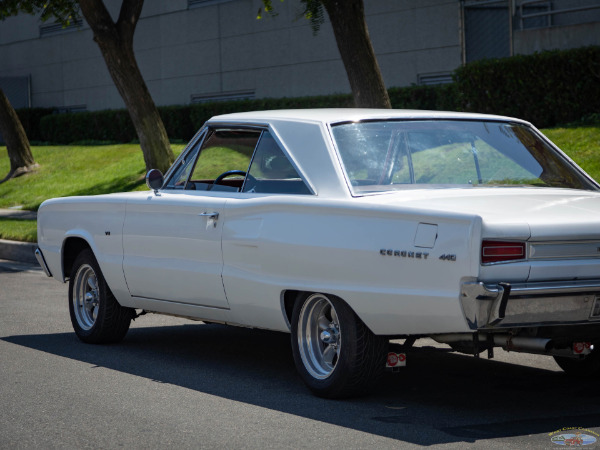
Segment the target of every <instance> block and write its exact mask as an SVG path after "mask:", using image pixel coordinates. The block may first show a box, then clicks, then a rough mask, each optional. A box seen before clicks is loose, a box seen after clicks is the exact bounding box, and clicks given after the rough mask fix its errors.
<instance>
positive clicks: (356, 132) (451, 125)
mask: <svg viewBox="0 0 600 450" xmlns="http://www.w3.org/2000/svg"><path fill="white" fill-rule="evenodd" d="M332 132H333V137H334V140H335V143H336V147H337V149H338V152H339V155H340V159H341V162H342V165H343V167H344V170H345V172H346V175H347V177H348V180H349V182H350V185H351V187H352V190H353V192H354V193H355V194H364V193H369V192H381V191H389V190H397V189H406V188H411V187H412V188H414V187H419V188H422V187H441V186H455V187H458V186H499V185H503V186H544V187H562V188H573V189H596V187H595V186H594V184H593V183H592V182H590V181H589V180H588V179H587V178H586V177H585V175H583V174H581V173H580V172H579V171H578V170H576V169H575V167H573V166H572V165H571V164H570V163H569V162H568V161H567V160H566V159H565V158H564V157H562V156H561V155H560V154H559V153H558V152H556V151H555V150H554V149H553V148H552V147H551V146H550V145H548V144H547V143H546V142H544V141H543V140H542V139H541V138H540V137H539V136H537V134H535V133H534V131H533V130H531V129H530V128H529V127H527V126H525V125H521V124H517V123H507V122H493V121H486V122H480V121H466V120H423V121H372V122H358V123H344V124H338V125H334V126H333V127H332Z"/></svg>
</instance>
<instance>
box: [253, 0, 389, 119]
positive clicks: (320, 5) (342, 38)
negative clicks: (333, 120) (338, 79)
mask: <svg viewBox="0 0 600 450" xmlns="http://www.w3.org/2000/svg"><path fill="white" fill-rule="evenodd" d="M301 1H302V3H303V4H304V8H305V9H304V12H303V14H304V16H305V17H306V18H307V19H309V20H310V21H311V26H312V28H313V31H314V32H317V31H318V30H319V27H320V26H321V24H322V23H323V21H324V14H323V9H325V11H326V12H327V15H328V16H329V20H330V22H331V26H332V28H333V33H334V35H335V40H336V43H337V46H338V50H339V52H340V56H341V57H342V61H343V63H344V67H345V69H346V74H347V76H348V81H349V82H350V88H351V89H352V95H353V96H354V103H355V104H356V106H357V107H359V108H391V107H392V106H391V103H390V98H389V95H388V92H387V89H386V88H385V83H384V82H383V77H382V76H381V70H380V69H379V64H378V63H377V57H376V56H375V51H374V50H373V45H372V44H371V38H370V37H369V30H368V28H367V22H366V20H365V8H364V3H363V0H301ZM263 5H264V9H265V11H266V12H268V13H271V14H273V4H272V0H263ZM260 16H261V11H259V17H260Z"/></svg>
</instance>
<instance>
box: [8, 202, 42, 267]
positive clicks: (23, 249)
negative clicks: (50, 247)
mask: <svg viewBox="0 0 600 450" xmlns="http://www.w3.org/2000/svg"><path fill="white" fill-rule="evenodd" d="M0 217H6V218H10V219H26V220H35V219H36V218H37V213H36V212H35V211H22V210H19V209H0ZM36 248H37V244H32V243H29V242H16V241H7V240H5V239H0V259H8V260H11V261H19V262H26V263H36V264H37V260H36V259H35V255H34V252H35V249H36Z"/></svg>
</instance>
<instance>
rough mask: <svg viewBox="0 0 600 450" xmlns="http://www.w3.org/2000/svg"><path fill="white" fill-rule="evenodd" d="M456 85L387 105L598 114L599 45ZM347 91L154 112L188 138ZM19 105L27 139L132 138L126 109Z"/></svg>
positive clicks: (489, 71)
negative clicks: (227, 121) (239, 116)
mask: <svg viewBox="0 0 600 450" xmlns="http://www.w3.org/2000/svg"><path fill="white" fill-rule="evenodd" d="M453 78H454V83H451V84H445V85H437V86H409V87H401V88H390V89H389V95H390V100H391V103H392V107H393V108H397V109H426V110H446V111H472V112H481V113H489V114H501V115H507V116H514V117H519V118H523V119H526V120H529V121H531V122H532V123H534V124H535V125H536V126H538V127H551V126H555V125H557V124H565V123H570V122H574V121H577V120H580V119H581V118H582V117H585V116H590V115H593V114H595V113H600V47H597V46H593V47H584V48H580V49H574V50H562V51H559V50H555V51H547V52H542V53H536V54H533V55H519V56H514V57H511V58H502V59H489V60H482V61H476V62H473V63H469V64H467V65H465V66H462V67H459V68H458V69H456V70H455V72H454V75H453ZM352 106H353V100H352V96H351V95H350V94H336V95H325V96H315V97H301V98H263V99H255V100H237V101H229V102H212V103H201V104H193V105H181V106H162V107H159V108H158V109H159V113H160V115H161V117H162V119H163V122H164V124H165V128H166V129H167V134H168V135H169V137H170V138H171V139H173V140H183V141H187V140H189V139H190V138H191V137H192V136H193V135H194V133H195V132H196V130H198V129H199V128H200V127H201V126H202V124H203V123H204V122H205V121H206V120H208V119H209V118H210V117H212V116H215V115H219V114H227V113H232V112H242V111H254V110H267V109H297V108H347V107H352ZM52 112H53V110H52V109H43V108H34V109H28V110H23V109H22V110H19V111H18V113H19V116H20V117H21V120H22V121H23V122H25V123H24V126H25V129H26V131H27V133H28V136H29V139H30V140H33V141H46V142H52V143H56V144H68V143H72V142H81V141H104V142H106V141H110V142H131V141H135V140H136V139H137V136H136V133H135V129H134V127H133V124H132V123H131V119H130V118H129V114H128V113H127V111H126V110H124V109H122V110H105V111H94V112H80V113H68V114H52Z"/></svg>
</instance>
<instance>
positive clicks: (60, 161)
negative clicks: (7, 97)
mask: <svg viewBox="0 0 600 450" xmlns="http://www.w3.org/2000/svg"><path fill="white" fill-rule="evenodd" d="M542 131H543V132H544V134H546V136H548V137H549V138H550V139H551V140H552V141H553V142H554V143H556V145H558V146H559V147H560V148H561V149H562V150H564V151H565V153H567V154H568V155H569V156H570V157H571V158H572V159H573V160H574V161H575V162H576V163H577V164H579V165H580V166H581V167H582V168H583V169H584V170H585V171H586V172H588V173H589V174H590V175H591V176H592V177H593V178H594V179H596V180H598V181H600V125H595V126H590V125H585V126H583V125H582V126H569V127H563V128H552V129H546V130H542ZM171 147H172V148H173V151H174V152H175V154H176V155H178V154H179V153H180V152H181V151H182V150H183V148H184V147H185V145H182V144H172V146H171ZM32 152H33V156H34V158H35V160H36V162H37V163H38V164H39V165H40V169H39V170H38V171H37V172H35V173H33V174H30V175H26V176H22V177H19V178H15V179H13V180H10V181H8V182H5V183H2V184H0V208H9V207H20V208H22V209H28V210H37V208H38V207H39V206H40V204H41V203H42V202H43V201H44V200H46V199H49V198H53V197H66V196H71V195H88V194H89V195H93V194H106V193H111V192H123V191H134V190H145V189H147V188H146V185H145V182H144V174H145V166H144V160H143V156H142V152H141V150H140V146H139V145H138V144H119V145H101V146H74V145H66V146H34V147H32ZM8 170H9V161H8V156H7V153H6V147H0V179H1V178H3V177H4V175H6V174H7V173H8ZM0 239H13V240H20V241H29V242H35V239H36V223H35V221H23V220H18V219H0Z"/></svg>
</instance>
